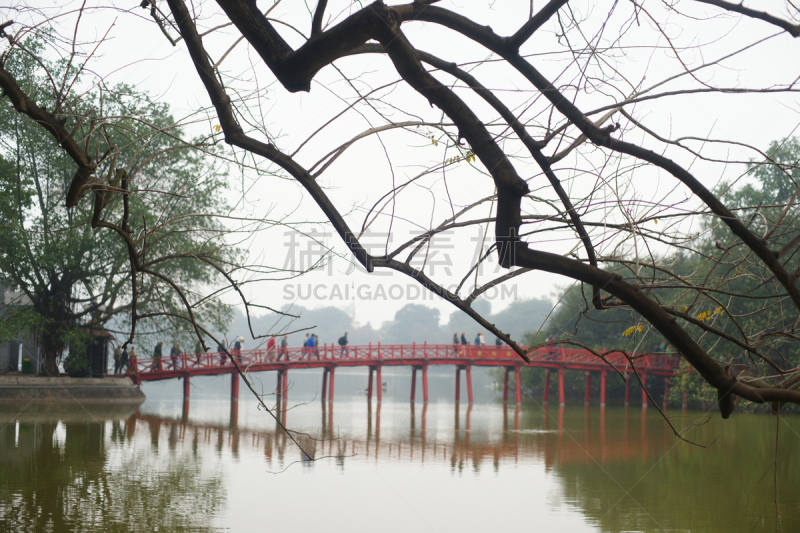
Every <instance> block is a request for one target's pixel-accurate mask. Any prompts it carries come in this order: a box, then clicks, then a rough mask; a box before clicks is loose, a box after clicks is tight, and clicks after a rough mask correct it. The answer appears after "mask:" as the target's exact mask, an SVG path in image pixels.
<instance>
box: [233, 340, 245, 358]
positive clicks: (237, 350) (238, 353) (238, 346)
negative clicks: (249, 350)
mask: <svg viewBox="0 0 800 533" xmlns="http://www.w3.org/2000/svg"><path fill="white" fill-rule="evenodd" d="M243 343H244V337H239V338H238V339H236V342H235V343H233V356H234V357H236V360H237V361H239V364H242V344H243Z"/></svg>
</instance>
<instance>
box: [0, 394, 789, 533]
mask: <svg viewBox="0 0 800 533" xmlns="http://www.w3.org/2000/svg"><path fill="white" fill-rule="evenodd" d="M186 407H188V406H186ZM303 407H304V406H299V407H298V408H296V409H293V410H290V411H288V412H286V413H284V417H283V418H284V419H286V424H287V425H288V426H289V427H292V428H294V429H297V430H299V431H301V432H304V433H306V434H305V435H304V434H298V436H297V438H298V440H299V441H300V443H301V445H302V446H304V447H306V448H307V449H309V450H310V451H311V452H312V453H314V454H315V455H316V457H318V458H319V460H318V461H316V462H314V463H310V464H309V463H307V462H306V463H305V464H306V466H307V467H309V468H306V467H304V466H301V464H302V463H303V461H302V454H301V453H300V452H299V450H298V449H297V447H296V446H295V445H294V444H293V443H292V442H291V440H290V439H289V438H287V435H286V434H285V433H283V432H281V431H280V430H279V429H278V428H277V427H276V424H275V422H274V421H272V420H270V419H268V418H267V417H265V416H264V414H263V413H258V412H254V411H253V410H249V411H247V412H246V413H242V416H240V414H239V410H238V408H234V409H228V408H227V407H225V408H220V406H219V405H218V404H217V403H215V404H213V406H212V404H208V405H204V404H202V402H201V403H200V406H199V407H194V408H193V409H194V410H193V411H192V412H191V416H190V412H189V411H188V409H182V408H181V406H180V404H176V403H172V404H170V403H165V404H163V405H161V406H160V407H159V409H157V411H158V413H156V414H153V413H152V410H151V414H147V410H146V409H145V410H143V411H142V412H141V413H139V412H136V413H130V412H128V413H126V412H115V413H103V412H102V411H101V412H95V413H83V414H81V413H60V414H59V413H37V412H32V411H31V410H30V409H27V410H25V411H24V412H23V413H20V414H17V413H13V414H12V413H10V412H6V413H5V414H3V413H0V427H2V431H0V530H2V531H56V532H59V531H155V530H159V531H211V530H213V531H216V530H230V531H257V530H262V529H261V528H259V527H255V526H254V524H258V523H261V520H262V519H263V513H264V512H265V509H264V508H254V509H250V510H248V508H246V507H245V508H244V509H243V508H242V507H235V505H236V503H237V501H235V500H234V501H232V500H231V498H230V497H229V495H230V493H231V492H232V491H234V490H240V491H241V489H242V487H241V486H237V485H238V484H241V483H243V481H241V480H242V479H243V478H242V477H241V476H240V475H238V474H236V471H237V469H240V470H245V471H247V472H249V473H250V474H253V473H254V474H253V475H255V476H256V479H258V480H262V479H263V480H266V481H265V483H268V485H265V486H266V487H268V488H267V489H261V490H268V491H269V492H268V498H266V496H265V498H264V501H265V505H267V504H266V501H267V500H268V501H269V506H270V507H269V508H270V509H272V510H278V511H279V512H280V513H281V515H280V516H283V515H287V516H292V515H293V514H295V513H304V516H303V520H305V522H304V523H305V524H308V525H309V526H308V527H316V528H317V530H319V531H333V530H341V531H344V530H348V531H349V530H351V528H350V527H345V526H344V524H343V522H342V521H343V520H345V518H344V517H347V516H350V515H352V514H353V513H358V512H361V511H363V512H367V513H375V512H378V511H379V510H378V511H376V510H375V509H374V508H372V507H374V503H371V502H370V501H369V499H368V498H365V499H364V502H363V503H361V504H360V503H359V502H358V501H357V498H347V495H346V494H345V493H344V492H345V491H346V490H350V489H347V487H350V486H355V487H359V488H360V490H364V491H365V492H369V491H370V490H371V488H372V486H371V484H372V483H375V480H374V479H373V478H372V477H370V476H369V475H367V474H365V473H364V471H363V469H362V468H361V467H362V465H363V464H365V463H368V464H369V465H371V466H370V469H371V471H372V472H376V471H377V472H385V473H386V476H387V479H388V476H389V475H390V473H391V472H393V471H399V472H402V471H416V470H419V469H420V468H421V471H422V472H426V473H427V474H428V475H427V476H425V477H424V478H421V479H424V481H419V483H420V484H419V486H417V487H415V486H413V485H412V486H411V488H410V489H408V490H410V491H419V492H420V493H424V491H433V492H435V491H436V490H439V489H438V488H437V487H438V486H437V483H438V484H439V486H440V487H441V490H442V491H444V490H446V491H447V493H448V495H449V499H447V500H442V501H441V503H437V505H435V506H434V505H431V506H430V509H429V508H428V507H426V506H425V505H421V506H420V508H419V509H417V510H416V511H415V512H416V513H417V514H418V515H419V516H421V517H422V518H423V519H425V521H426V523H428V524H433V523H435V522H436V520H442V517H452V519H451V520H449V521H448V520H444V523H448V524H451V525H452V526H453V527H458V530H459V531H472V530H478V529H471V528H470V524H478V523H480V520H481V519H484V518H487V517H491V516H492V515H494V516H496V515H497V514H498V513H502V514H503V515H504V516H510V517H511V522H512V523H513V522H517V523H519V524H520V525H522V524H529V525H533V526H536V525H537V524H548V525H552V524H556V525H558V524H560V523H563V524H566V523H569V524H570V526H569V529H568V530H570V531H572V530H573V529H574V530H585V531H596V530H600V531H764V530H770V531H774V530H775V529H776V522H775V520H776V504H775V498H776V494H777V498H778V508H779V512H780V514H781V517H780V523H779V525H780V527H781V529H782V530H784V531H796V530H800V522H798V518H800V483H798V480H800V456H799V455H798V451H800V445H799V444H800V434H799V433H798V430H800V419H798V418H797V417H791V416H784V417H782V418H781V427H780V435H779V438H778V454H777V459H776V455H775V444H776V442H775V428H776V418H775V417H772V416H767V415H743V414H739V415H737V416H735V417H734V418H732V419H731V420H728V421H721V420H719V419H718V418H713V417H712V418H711V420H710V421H708V422H707V423H705V424H703V425H698V426H696V427H693V428H692V429H690V430H689V431H687V432H686V436H687V437H688V438H690V439H692V440H693V441H696V442H699V443H703V444H710V446H709V447H708V448H705V449H703V448H700V447H697V446H692V445H690V444H687V443H685V442H681V441H679V440H678V439H676V438H675V436H674V435H673V433H672V430H671V429H670V428H669V427H668V426H667V424H666V423H665V422H664V421H663V420H662V419H661V418H660V416H659V415H658V413H657V412H655V411H653V410H651V411H650V412H648V413H647V414H646V415H644V416H643V415H642V412H641V410H639V409H631V410H628V409H624V408H608V409H603V410H600V409H598V408H592V409H584V408H582V407H577V408H573V407H569V408H567V409H564V408H558V407H551V408H549V409H548V408H546V407H545V408H542V407H534V406H526V407H525V408H523V409H514V407H513V406H511V407H509V408H508V409H504V408H503V407H502V406H500V405H492V404H485V405H477V406H474V407H468V406H464V405H462V406H461V407H460V408H458V407H457V406H454V405H452V404H443V403H442V404H432V405H430V406H428V407H423V406H420V405H417V406H416V408H413V407H411V408H410V407H409V405H408V404H395V403H387V402H384V405H383V406H375V405H372V406H369V407H368V404H367V403H366V401H358V402H356V401H353V402H342V403H340V404H337V405H336V406H335V407H333V406H325V405H324V404H320V403H316V404H314V405H313V406H305V410H303ZM243 410H244V409H243ZM670 415H671V417H672V420H673V421H674V423H675V425H676V426H679V427H684V426H687V425H689V424H690V423H691V422H693V421H697V420H701V421H702V420H704V419H703V417H702V416H701V415H700V414H697V413H689V414H681V413H670ZM295 462H299V463H301V464H298V465H294V464H293V463H295ZM776 465H777V470H778V480H777V488H776V485H775V476H774V473H775V470H774V469H775V466H776ZM287 467H288V469H287ZM284 469H286V470H285V472H284V473H282V474H279V475H277V476H276V475H274V474H272V473H270V472H276V471H283V470H284ZM330 472H335V473H337V477H336V478H331V476H330V475H329V473H330ZM237 476H238V477H237ZM259 482H260V481H259ZM490 483H492V484H490ZM533 484H538V486H539V488H544V489H545V490H544V492H545V494H546V495H547V496H546V497H545V498H543V500H544V501H537V502H536V504H537V505H539V506H540V508H541V511H540V512H539V513H540V514H536V513H533V512H532V511H531V509H532V507H531V506H532V505H533V504H532V503H531V504H530V505H527V504H525V503H524V499H523V500H520V501H519V502H516V503H514V501H513V500H508V499H507V500H506V501H508V505H504V506H503V508H502V509H497V508H495V507H493V506H492V505H491V503H490V502H491V500H488V499H487V497H488V496H489V491H497V490H502V491H507V492H508V494H519V493H521V494H523V496H524V495H525V494H530V493H531V488H532V485H533ZM445 487H446V489H445ZM244 489H245V491H247V490H250V488H249V487H245V488H244ZM312 489H313V490H319V491H320V493H322V494H325V495H326V496H325V497H326V498H329V499H330V500H331V502H333V504H334V505H336V504H337V502H338V500H337V499H341V507H342V508H343V509H344V511H342V514H341V515H337V514H336V513H335V512H334V513H333V514H330V515H328V516H322V514H320V516H319V517H318V518H315V517H314V516H313V513H312V514H311V515H309V513H307V512H306V511H307V509H308V502H307V501H304V502H301V503H298V502H297V497H296V494H297V492H298V491H311V490H312ZM253 490H254V491H255V490H257V489H253ZM481 491H484V492H483V493H482V492H481ZM476 495H477V499H478V500H480V498H484V499H486V500H487V506H486V507H487V508H484V509H479V508H478V506H469V505H464V503H463V502H464V501H470V498H476ZM448 502H449V503H448ZM358 505H364V506H367V505H370V506H372V507H370V508H369V509H358ZM234 507H235V511H234V510H233V508H234ZM473 507H475V508H473ZM556 508H558V509H556ZM426 513H429V514H430V516H427V515H426ZM315 520H317V522H315ZM275 523H276V524H278V522H277V521H276V522H275ZM339 526H340V527H339ZM392 527H396V529H392ZM476 527H477V526H476ZM548 527H550V526H548ZM564 527H567V526H564ZM404 528H405V530H412V525H411V524H407V525H404V524H403V523H391V524H385V525H384V527H382V528H379V529H381V530H387V531H388V530H403V529H404ZM432 528H433V527H432ZM433 529H436V530H437V531H439V530H450V528H445V529H442V528H433ZM288 530H297V531H300V530H302V529H299V528H296V529H292V528H289V529H288ZM352 530H356V531H357V530H359V529H358V528H353V529H352ZM362 530H365V531H370V530H376V529H374V528H366V529H362Z"/></svg>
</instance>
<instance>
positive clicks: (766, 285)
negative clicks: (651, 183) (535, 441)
mask: <svg viewBox="0 0 800 533" xmlns="http://www.w3.org/2000/svg"><path fill="white" fill-rule="evenodd" d="M767 153H768V155H769V157H770V159H771V160H770V161H767V162H760V163H755V162H754V163H751V164H750V167H749V174H748V181H746V182H745V183H744V184H743V185H741V186H738V187H736V188H733V187H731V186H730V185H729V184H723V185H722V186H721V187H720V188H719V189H718V190H717V191H716V192H717V194H718V195H719V197H720V198H721V199H722V201H723V202H724V203H725V204H726V205H727V206H729V208H731V209H732V210H734V211H735V212H736V213H737V215H738V216H739V217H740V219H741V220H743V221H744V222H745V223H746V224H748V225H749V226H750V228H751V230H753V231H754V232H755V233H756V234H758V235H760V236H762V237H763V238H764V239H765V241H766V243H767V244H768V246H769V247H770V248H771V249H773V250H782V249H784V248H785V249H786V253H785V255H784V256H783V257H782V258H781V261H782V263H783V264H784V267H785V268H786V270H787V271H789V272H797V271H798V269H800V253H798V247H797V246H796V244H794V243H795V239H798V238H800V221H798V215H800V209H798V207H797V198H795V196H794V195H795V194H796V192H797V190H798V188H797V183H798V182H800V168H798V161H800V140H798V139H784V140H782V141H779V142H773V143H772V144H771V146H770V149H769V150H768V152H767ZM700 234H701V237H700V238H699V239H698V241H697V242H696V251H697V253H695V254H692V255H691V256H684V255H676V256H673V257H666V258H661V259H660V260H657V267H658V268H652V267H648V266H646V265H647V261H642V262H641V264H640V265H637V266H638V270H636V272H635V275H634V271H633V269H631V268H628V267H627V266H626V265H625V264H622V265H621V266H619V267H617V269H616V272H617V273H619V274H620V275H621V276H622V277H623V278H625V279H627V280H628V281H629V282H631V283H634V282H635V283H638V284H639V285H640V286H641V285H643V284H644V283H646V287H647V289H646V290H648V291H649V293H650V296H651V297H652V298H654V299H656V300H658V301H659V302H660V303H661V304H662V305H665V306H668V307H671V308H672V309H674V310H676V311H677V312H680V313H685V314H686V315H688V316H689V317H691V318H692V320H687V319H685V318H679V319H678V323H679V324H680V325H681V327H683V328H684V329H685V330H686V331H687V332H688V333H689V334H690V335H692V337H693V338H694V339H695V340H696V341H697V342H698V343H699V344H700V346H701V347H703V348H704V349H705V350H706V351H707V352H708V353H709V354H711V355H712V356H713V357H715V358H716V359H717V360H718V361H720V363H722V364H724V365H730V366H731V368H732V371H734V372H736V373H739V372H742V371H744V372H746V373H747V374H748V375H751V376H763V375H772V374H774V373H775V368H774V367H773V366H771V365H768V364H765V362H764V361H763V360H761V359H760V358H759V357H758V356H756V355H754V354H753V353H751V352H748V351H747V350H745V349H744V348H742V347H741V346H740V345H739V344H737V343H735V342H732V341H731V340H729V339H726V338H725V336H726V335H727V336H730V337H732V338H737V339H742V340H743V341H744V342H748V343H751V344H754V345H756V346H757V347H758V350H759V351H760V353H761V354H763V355H765V356H766V357H769V358H770V360H771V361H772V363H773V364H774V365H776V366H779V367H783V368H791V367H795V366H797V365H798V364H800V345H798V343H797V342H796V341H795V340H794V338H795V337H794V334H793V333H792V332H793V331H794V327H795V324H796V323H797V320H798V318H800V317H798V311H797V309H795V308H794V306H793V305H783V300H784V299H785V295H784V294H783V291H782V290H780V289H776V284H775V283H774V279H773V275H772V272H771V271H769V269H767V268H766V267H765V266H764V265H763V262H762V261H761V260H760V259H758V258H756V257H754V256H753V254H752V252H751V251H750V250H749V248H747V247H746V246H744V245H743V244H742V242H741V241H740V240H738V239H737V238H736V237H735V236H734V235H733V234H732V233H731V231H730V230H729V229H728V227H727V225H725V224H722V223H721V222H720V221H719V220H717V219H714V218H712V217H707V218H706V219H705V221H704V223H703V227H702V231H701V232H700ZM634 263H635V262H634ZM676 280H680V283H678V282H676ZM643 282H644V283H643ZM698 322H699V323H701V324H702V326H703V327H701V325H700V324H698ZM704 327H705V328H713V329H714V330H715V331H714V332H708V331H705V329H704ZM716 332H719V333H716ZM787 332H788V333H787ZM548 336H552V337H553V338H555V339H558V340H575V341H578V342H581V343H583V344H586V345H589V346H591V347H592V348H595V349H604V348H617V349H622V350H626V351H630V352H645V351H652V352H662V353H663V352H667V353H670V352H671V351H672V348H671V347H670V346H668V345H667V344H666V343H665V341H664V339H663V337H661V336H660V335H659V334H658V332H657V331H655V330H654V329H653V328H652V327H651V326H649V325H648V324H647V322H645V321H644V320H643V319H642V318H641V316H639V315H638V313H636V312H635V311H633V310H631V309H630V308H627V307H615V308H611V309H606V310H597V309H595V308H594V306H593V305H592V304H591V289H590V288H589V287H581V286H579V285H576V286H573V287H572V288H571V289H570V290H568V291H567V292H566V293H565V294H564V296H563V298H562V300H561V302H560V303H559V305H558V307H557V309H556V311H555V312H554V314H553V316H552V317H551V319H550V321H549V322H548V323H547V325H546V326H545V327H544V328H543V329H542V331H540V332H539V334H538V335H534V334H529V335H528V337H527V338H526V341H527V343H528V344H538V343H542V342H544V341H545V339H546V338H547V337H548ZM745 369H746V370H745ZM540 374H541V372H535V371H530V370H526V371H524V372H523V385H524V386H525V387H526V388H527V389H530V390H539V389H541V387H542V382H543V381H542V380H543V378H542V375H540ZM572 381H574V383H572ZM581 383H582V380H581V379H576V378H574V377H569V378H568V380H567V383H566V389H567V393H568V395H569V392H570V390H573V394H582V392H583V390H584V389H583V386H582V384H581ZM611 383H612V381H611V380H610V381H609V389H608V392H609V396H610V397H612V398H613V397H614V396H619V394H620V390H619V389H618V387H615V386H611ZM684 390H685V391H686V395H687V399H688V400H689V402H690V403H694V404H695V405H699V404H704V405H708V404H709V403H711V402H716V401H717V398H716V391H715V390H713V389H712V388H711V387H709V386H707V385H706V384H705V382H704V380H703V379H702V378H701V377H700V376H699V375H698V374H697V373H696V372H695V371H694V370H693V369H692V368H691V367H690V366H689V365H688V364H685V363H683V364H682V365H681V374H680V376H679V378H678V379H677V380H675V381H673V386H672V388H671V393H670V399H671V400H672V401H674V402H678V403H679V402H680V400H681V395H682V393H683V391H684Z"/></svg>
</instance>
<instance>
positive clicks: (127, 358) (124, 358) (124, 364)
mask: <svg viewBox="0 0 800 533" xmlns="http://www.w3.org/2000/svg"><path fill="white" fill-rule="evenodd" d="M131 361H133V363H134V364H136V347H135V346H131V352H130V353H128V350H122V353H121V354H120V356H119V369H120V371H121V372H123V373H124V372H127V371H128V370H130V368H131Z"/></svg>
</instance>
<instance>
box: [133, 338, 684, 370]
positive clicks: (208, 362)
mask: <svg viewBox="0 0 800 533" xmlns="http://www.w3.org/2000/svg"><path fill="white" fill-rule="evenodd" d="M231 354H232V355H233V356H234V357H235V358H236V359H237V361H239V363H240V365H243V366H245V367H247V366H249V365H253V364H263V363H274V362H282V361H285V362H301V361H353V360H365V361H366V360H369V361H383V360H398V359H407V360H417V359H421V360H426V359H427V360H430V359H465V363H466V362H467V361H469V360H476V359H479V360H481V361H484V362H485V361H486V360H499V359H508V360H509V363H510V364H511V365H514V366H525V363H524V362H523V361H522V360H521V359H520V358H519V356H518V355H517V353H516V352H514V351H513V350H512V349H511V348H510V347H508V346H491V345H486V346H476V345H469V344H428V343H422V344H417V343H412V344H381V343H377V344H372V343H370V344H367V345H351V346H346V347H342V346H338V345H334V344H323V345H320V346H316V347H302V346H300V347H291V348H285V349H284V348H281V347H280V346H274V347H273V348H270V349H266V348H255V349H251V350H241V351H240V352H234V351H231ZM529 357H530V359H531V361H532V362H534V363H538V364H541V363H550V362H552V363H553V366H555V367H557V366H558V365H559V364H562V365H564V364H566V365H590V366H598V367H601V366H605V363H604V362H603V361H602V360H601V359H599V358H598V357H597V356H595V355H594V354H592V353H591V352H590V351H588V350H584V349H582V348H568V347H565V346H563V345H557V346H546V347H543V348H538V349H537V350H534V351H532V352H530V353H529ZM605 357H606V360H607V361H608V362H610V363H612V364H613V365H614V366H616V367H617V368H620V369H622V370H627V369H629V368H630V366H631V365H630V360H629V359H628V357H630V358H631V359H632V360H634V361H635V364H636V368H637V369H639V370H642V371H647V370H672V371H674V370H676V369H677V368H678V365H679V362H680V357H677V356H671V355H668V354H654V353H634V354H628V355H627V356H626V354H623V353H620V352H614V353H611V354H608V355H606V356H605ZM511 365H509V366H511ZM225 366H227V367H233V364H232V363H231V361H230V360H229V359H228V357H227V355H225V353H224V352H207V353H200V354H185V353H184V354H180V355H178V356H171V355H163V356H161V358H160V360H159V361H157V360H156V358H153V357H138V358H136V359H133V360H131V367H130V369H129V371H128V373H129V374H133V375H137V374H154V373H156V372H159V373H164V372H168V371H185V370H190V371H191V370H192V369H195V370H198V369H202V368H220V367H225Z"/></svg>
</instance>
